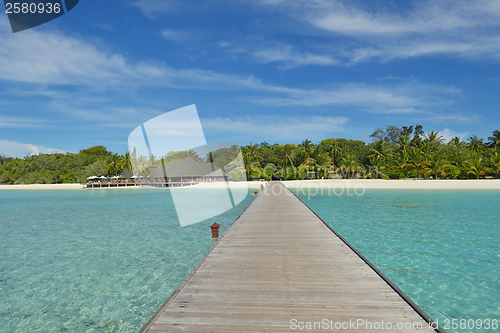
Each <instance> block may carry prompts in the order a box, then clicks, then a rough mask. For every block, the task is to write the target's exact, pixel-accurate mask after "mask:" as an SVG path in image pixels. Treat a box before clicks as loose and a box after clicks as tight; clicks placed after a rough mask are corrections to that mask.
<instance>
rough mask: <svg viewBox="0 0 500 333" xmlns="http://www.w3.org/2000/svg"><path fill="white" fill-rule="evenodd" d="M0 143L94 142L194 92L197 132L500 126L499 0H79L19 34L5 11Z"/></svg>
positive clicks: (122, 144)
mask: <svg viewBox="0 0 500 333" xmlns="http://www.w3.org/2000/svg"><path fill="white" fill-rule="evenodd" d="M0 46H1V47H0V154H3V155H10V156H24V155H26V154H28V155H29V154H31V153H36V152H55V151H71V152H78V151H79V150H80V149H84V148H88V147H90V146H93V145H104V146H106V147H107V148H108V149H109V150H112V151H116V152H119V153H124V152H125V150H126V149H127V138H128V135H129V134H130V132H131V131H132V130H133V129H134V128H136V127H137V126H139V125H140V124H141V123H143V122H145V121H147V120H149V119H151V118H153V117H155V116H158V115H160V114H162V113H165V112H167V111H171V110H174V109H177V108H180V107H184V106H187V105H191V104H196V107H197V109H198V113H199V116H200V118H201V121H202V125H203V128H204V130H205V135H206V138H207V141H231V142H235V143H237V144H248V143H250V142H258V143H260V142H262V141H268V142H269V143H286V142H290V143H300V142H302V141H303V140H304V139H306V138H308V139H310V140H312V141H313V142H318V141H320V140H322V139H325V138H330V137H343V138H349V139H360V140H364V141H367V142H368V141H370V139H369V135H370V134H371V133H372V132H373V131H374V129H375V128H376V127H381V126H385V125H397V126H404V125H405V126H409V125H415V124H421V125H423V126H424V131H426V132H428V131H431V130H434V131H439V132H440V133H441V135H443V136H444V137H445V138H447V139H450V138H451V137H453V136H454V135H458V136H461V137H462V139H463V140H465V139H467V138H468V137H469V136H471V135H477V136H479V137H481V138H484V139H486V138H487V137H488V136H489V135H490V134H491V132H492V131H493V130H495V129H500V115H499V112H498V110H499V108H498V106H499V104H500V103H499V102H500V93H499V88H500V72H499V60H500V2H499V1H495V0H478V1H461V0H453V1H448V0H433V1H425V0H419V1H404V2H403V1H357V0H351V1H325V0H290V1H285V0H248V1H246V0H241V1H238V0H231V1H225V0H217V1H206V0H205V1H177V0H171V1H170V0H106V1H90V0H80V3H79V5H78V6H77V7H75V8H74V9H73V10H72V11H71V12H69V13H68V14H66V15H64V16H62V17H60V18H59V19H56V20H54V21H52V22H50V23H47V24H45V25H42V26H39V27H36V28H34V29H30V30H27V31H23V32H19V33H16V34H13V33H12V32H11V30H10V26H9V23H8V18H7V15H6V14H5V13H3V14H1V15H0Z"/></svg>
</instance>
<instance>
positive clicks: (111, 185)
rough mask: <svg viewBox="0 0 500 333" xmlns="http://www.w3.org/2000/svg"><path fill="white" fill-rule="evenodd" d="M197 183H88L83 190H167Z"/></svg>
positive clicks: (196, 183)
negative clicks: (152, 188) (145, 188)
mask: <svg viewBox="0 0 500 333" xmlns="http://www.w3.org/2000/svg"><path fill="white" fill-rule="evenodd" d="M198 184H199V182H131V183H116V182H107V183H99V182H94V183H88V184H84V188H87V189H103V188H104V189H106V188H120V187H148V188H150V187H156V188H167V187H185V186H193V185H198Z"/></svg>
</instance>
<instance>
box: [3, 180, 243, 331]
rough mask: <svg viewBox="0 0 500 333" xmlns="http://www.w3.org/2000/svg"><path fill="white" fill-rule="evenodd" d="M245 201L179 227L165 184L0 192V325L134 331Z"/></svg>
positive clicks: (10, 328)
mask: <svg viewBox="0 0 500 333" xmlns="http://www.w3.org/2000/svg"><path fill="white" fill-rule="evenodd" d="M201 191H211V192H210V193H212V194H214V195H217V193H218V192H219V191H225V190H201ZM252 200H253V196H248V197H247V199H246V200H245V201H243V202H242V203H241V204H240V205H238V206H237V207H235V208H233V209H232V210H230V211H228V212H226V213H224V214H222V215H219V216H217V217H215V218H212V219H209V220H206V221H204V222H201V223H198V224H194V225H190V226H186V227H183V228H181V227H180V225H179V222H178V220H177V216H176V214H175V211H174V206H173V204H172V198H171V196H170V193H169V191H168V190H85V191H81V190H80V191H64V190H63V191H0V299H1V302H0V322H1V323H2V325H1V328H0V331H1V332H137V331H139V329H140V328H141V327H142V326H143V325H144V324H145V323H146V322H147V320H148V319H149V318H150V317H151V316H152V315H153V314H154V313H155V312H156V310H157V309H158V307H159V306H160V305H161V304H162V303H163V302H164V301H165V300H166V298H167V297H168V296H170V294H171V293H172V292H173V291H174V290H175V288H176V287H177V286H178V285H179V283H180V282H181V281H182V280H183V279H184V278H185V277H186V275H187V274H188V273H189V272H190V271H191V270H192V269H193V268H194V266H195V265H196V263H197V262H198V261H199V260H200V259H201V258H202V257H203V256H204V254H205V253H206V251H207V250H208V249H209V248H210V246H212V244H213V243H212V242H211V241H210V237H211V232H210V227H209V226H210V225H211V224H212V223H213V222H215V221H216V222H218V223H220V224H221V233H222V232H224V230H225V229H227V227H228V226H229V225H230V224H231V223H232V222H233V221H234V220H235V219H236V218H237V217H238V216H239V215H240V214H241V212H243V210H244V209H245V208H246V207H247V206H248V205H249V204H250V203H251V202H252ZM193 209H197V207H193Z"/></svg>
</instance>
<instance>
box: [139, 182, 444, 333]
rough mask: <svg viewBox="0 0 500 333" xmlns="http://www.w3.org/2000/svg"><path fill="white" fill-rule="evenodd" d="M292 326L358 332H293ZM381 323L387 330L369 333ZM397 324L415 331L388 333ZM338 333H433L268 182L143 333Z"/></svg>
mask: <svg viewBox="0 0 500 333" xmlns="http://www.w3.org/2000/svg"><path fill="white" fill-rule="evenodd" d="M207 237H209V235H208V231H207ZM292 319H296V320H297V321H298V322H303V323H304V324H306V323H308V322H309V323H314V322H322V321H323V320H325V319H326V320H327V321H328V322H330V325H332V324H331V321H333V325H335V323H336V322H340V323H346V322H351V323H352V322H356V324H358V323H361V320H363V325H359V326H356V327H355V328H353V327H352V326H350V328H348V329H340V330H337V329H335V328H334V329H333V330H331V329H322V328H321V329H320V328H318V327H316V329H314V328H313V329H298V328H297V329H294V328H293V327H292V326H291V322H290V321H291V320H292ZM382 321H383V323H384V324H385V325H387V323H388V322H390V323H392V324H393V325H394V327H393V329H392V330H389V329H378V330H377V329H375V328H376V325H377V323H378V324H379V325H381V323H382ZM366 322H370V323H371V324H372V327H371V328H370V326H369V325H368V324H367V323H366ZM398 322H399V323H403V324H406V325H410V324H411V323H414V325H416V327H415V328H413V327H411V328H408V327H407V328H404V327H403V328H402V329H394V328H395V325H396V323H398ZM367 325H368V326H367ZM374 325H375V327H374ZM419 325H420V328H419V329H417V327H418V326H419ZM339 331H342V332H377V331H378V332H386V331H392V332H415V331H419V332H422V331H423V332H435V331H434V330H432V329H430V328H429V326H428V324H427V323H426V322H425V321H424V320H423V318H422V317H421V316H420V315H419V314H418V313H417V312H416V311H415V310H414V309H413V308H411V307H410V306H409V305H408V303H407V302H406V301H404V300H403V299H402V298H401V296H399V295H398V294H397V293H396V292H395V291H394V290H393V289H392V288H391V287H390V286H389V285H388V284H387V283H386V282H385V281H384V280H383V279H382V278H381V277H380V276H379V275H378V274H377V273H376V272H374V271H373V269H371V268H370V267H369V266H368V265H367V264H366V263H365V262H364V261H363V260H361V259H360V257H359V256H358V255H356V253H355V252H353V251H352V250H351V249H350V248H349V247H348V246H347V245H346V244H345V243H344V242H342V241H341V240H340V239H339V238H338V237H337V236H336V235H335V234H334V233H332V232H331V231H330V230H329V229H328V227H326V226H325V225H324V223H323V222H322V221H321V220H320V219H318V217H317V216H316V215H314V213H313V212H311V211H310V210H309V208H308V207H307V206H305V205H304V204H303V203H302V202H300V200H298V199H297V198H296V197H295V196H293V195H291V193H290V192H289V191H288V190H287V189H286V188H285V187H284V186H283V185H282V184H281V183H278V182H271V183H269V185H268V186H267V187H266V188H265V189H264V191H263V192H262V193H261V194H260V195H259V196H258V197H257V198H256V199H255V201H254V202H253V203H252V204H251V205H250V207H249V208H248V209H247V210H246V211H245V212H244V213H243V214H242V215H241V216H240V217H239V219H238V220H237V221H235V222H234V223H233V225H232V226H231V228H230V229H229V230H228V231H227V232H226V233H225V234H224V235H223V237H222V238H221V239H220V240H219V241H218V242H217V244H216V245H215V247H213V249H212V250H211V252H210V253H209V255H207V256H206V257H205V258H204V259H203V260H202V262H200V264H199V266H198V267H197V269H196V270H195V271H194V272H193V274H192V275H190V276H189V278H188V279H186V280H185V281H184V284H183V285H182V287H181V288H179V289H178V290H177V291H176V292H174V294H173V295H172V296H171V297H170V299H169V300H168V301H167V302H166V303H165V304H164V306H163V308H161V311H159V313H158V314H157V316H156V317H153V318H152V320H151V321H150V322H149V323H148V324H147V325H145V326H144V327H143V329H142V330H141V333H142V332H148V333H157V332H204V333H208V332H339Z"/></svg>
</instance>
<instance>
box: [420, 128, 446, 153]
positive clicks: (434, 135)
mask: <svg viewBox="0 0 500 333" xmlns="http://www.w3.org/2000/svg"><path fill="white" fill-rule="evenodd" d="M424 141H426V142H428V143H429V145H430V146H431V147H432V148H434V149H436V148H437V146H438V145H439V144H441V143H443V141H444V138H443V137H442V136H441V135H439V132H436V131H430V132H429V133H427V135H426V136H425V139H424Z"/></svg>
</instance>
